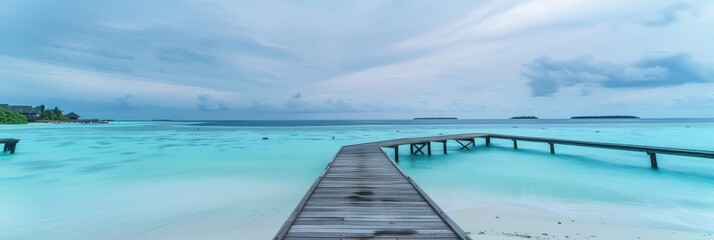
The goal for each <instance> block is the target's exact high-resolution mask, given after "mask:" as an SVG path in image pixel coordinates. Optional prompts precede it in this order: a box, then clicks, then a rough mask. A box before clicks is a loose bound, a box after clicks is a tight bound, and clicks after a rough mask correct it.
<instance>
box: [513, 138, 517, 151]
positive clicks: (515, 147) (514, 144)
mask: <svg viewBox="0 0 714 240" xmlns="http://www.w3.org/2000/svg"><path fill="white" fill-rule="evenodd" d="M513 149H518V141H516V139H513Z"/></svg>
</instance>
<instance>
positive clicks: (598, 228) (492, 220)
mask: <svg viewBox="0 0 714 240" xmlns="http://www.w3.org/2000/svg"><path fill="white" fill-rule="evenodd" d="M434 200H435V201H436V202H437V203H439V205H440V206H441V207H442V208H443V209H444V210H445V211H446V213H447V214H448V216H449V217H450V218H451V219H452V220H454V221H455V222H456V223H457V224H458V225H459V226H460V227H461V228H462V229H463V230H464V231H466V232H467V233H468V234H469V236H471V237H472V238H473V239H487V240H501V239H509V240H513V239H567V240H571V239H593V240H596V239H655V240H657V239H663V240H664V239H667V240H672V239H692V240H696V239H710V240H711V239H714V229H713V230H711V231H709V232H707V231H706V230H701V229H693V230H691V231H690V230H683V229H668V228H667V227H662V226H656V225H657V224H652V222H653V221H646V220H645V221H643V220H642V219H638V218H639V217H638V216H636V215H637V214H633V213H632V212H630V211H626V210H625V211H617V210H613V209H606V208H599V207H598V208H594V209H585V208H578V206H580V207H582V206H584V205H569V206H568V205H566V206H557V207H553V206H547V205H546V206H545V207H543V206H539V205H538V203H535V204H523V203H522V202H517V201H516V202H512V201H508V200H506V201H503V200H497V199H486V200H474V199H454V198H442V197H434ZM606 211H610V212H606ZM654 222H656V221H654ZM705 224H709V225H711V224H714V223H705ZM648 225H649V226H648ZM675 228H677V227H675Z"/></svg>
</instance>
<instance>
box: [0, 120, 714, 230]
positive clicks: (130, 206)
mask: <svg viewBox="0 0 714 240" xmlns="http://www.w3.org/2000/svg"><path fill="white" fill-rule="evenodd" d="M369 124H376V125H362V124H340V125H330V124H317V126H315V125H313V126H284V125H283V126H231V125H232V124H220V123H219V124H216V123H210V124H205V123H192V122H180V123H177V122H116V123H111V124H107V125H62V124H33V125H27V126H0V138H3V137H14V138H20V139H22V140H21V142H20V144H19V145H18V152H17V153H16V154H14V155H9V154H3V155H0V193H2V197H0V232H2V233H3V234H2V235H1V236H0V239H197V238H201V239H228V238H231V239H233V238H235V236H245V239H267V238H271V237H272V236H273V235H274V234H275V232H276V231H277V229H278V228H279V227H280V226H281V225H282V223H283V222H284V221H285V219H286V218H287V216H288V215H289V214H290V212H291V211H292V210H293V208H294V207H295V205H296V204H297V202H298V201H299V200H300V198H302V196H303V195H304V193H305V191H306V190H307V189H308V188H309V186H310V185H311V184H312V182H313V181H314V180H315V179H316V177H317V176H318V175H319V174H320V172H321V171H322V170H323V169H324V167H325V165H326V164H327V163H328V162H329V161H330V160H331V158H332V156H333V155H334V153H335V152H336V151H337V150H338V148H339V147H340V146H342V145H346V144H355V143H362V142H370V141H377V140H385V139H392V138H400V137H414V136H429V135H437V134H451V133H468V132H491V133H502V134H514V135H526V136H539V137H555V138H565V139H576V140H589V141H604V142H617V143H631V144H640V145H653V146H668V147H681V148H691V149H705V150H713V149H714V121H711V120H692V121H677V120H667V121H638V120H635V121H632V120H630V121H604V122H587V124H583V123H582V122H569V121H567V120H565V121H562V122H538V121H535V122H533V121H501V122H487V123H481V122H466V123H464V122H460V123H459V124H450V123H449V122H446V123H443V124H441V123H440V124H432V123H418V122H417V124H409V122H406V123H398V124H395V123H390V122H376V123H375V122H370V123H369ZM209 125H210V126H209ZM225 125H229V126H225ZM298 125H300V124H298ZM303 125H305V124H303ZM325 125H329V126H325ZM263 137H268V138H269V139H268V140H262V138H263ZM332 137H335V139H332ZM511 144H512V143H511V142H510V141H505V140H494V141H493V146H492V147H489V148H486V147H485V146H483V141H482V140H481V142H478V144H477V145H478V146H477V148H476V150H472V151H459V150H458V148H459V147H457V144H455V143H451V144H450V145H449V148H450V149H449V154H447V155H442V154H439V153H440V151H439V146H438V145H435V147H434V149H435V150H434V153H435V155H432V156H410V155H408V153H405V152H402V156H400V160H401V161H400V166H402V168H403V169H404V170H405V171H406V172H407V173H408V174H409V175H410V176H412V177H413V178H414V179H415V180H416V181H417V183H418V184H419V185H420V186H421V187H422V188H424V189H425V191H427V193H429V194H430V195H431V196H432V197H433V198H434V199H435V200H436V201H437V203H439V204H440V206H441V207H442V208H444V209H446V210H447V211H449V210H451V211H455V210H458V209H459V208H461V207H464V206H460V204H466V202H465V201H454V199H470V198H483V199H507V200H508V201H514V202H519V203H523V204H532V205H538V206H542V207H548V208H550V209H551V210H553V211H559V209H560V210H563V209H561V207H560V206H568V207H572V206H575V207H576V208H582V209H579V210H580V211H583V210H589V211H614V212H615V213H612V212H607V213H603V215H613V214H614V215H615V216H613V218H615V219H616V220H618V221H619V222H621V223H622V224H634V225H640V226H646V227H654V228H662V229H674V230H683V231H694V232H705V233H706V232H711V230H710V229H714V162H712V160H711V159H699V158H689V157H677V156H667V155H659V156H658V158H659V160H660V168H661V169H660V170H657V171H655V170H652V169H650V168H649V159H648V157H647V155H646V154H644V153H635V152H625V151H616V150H601V149H590V148H582V147H571V146H558V145H556V152H557V154H556V155H551V154H549V152H548V146H547V145H546V144H539V143H526V142H522V143H519V149H518V150H514V149H512V148H511V146H512V145H511ZM390 153H391V152H390ZM563 211H568V210H563ZM617 213H621V214H620V215H623V216H619V217H618V216H617ZM457 223H458V222H457Z"/></svg>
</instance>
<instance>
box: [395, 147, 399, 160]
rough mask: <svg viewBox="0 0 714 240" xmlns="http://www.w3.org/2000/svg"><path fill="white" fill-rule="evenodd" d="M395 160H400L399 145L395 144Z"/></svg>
mask: <svg viewBox="0 0 714 240" xmlns="http://www.w3.org/2000/svg"><path fill="white" fill-rule="evenodd" d="M394 161H395V162H399V145H394Z"/></svg>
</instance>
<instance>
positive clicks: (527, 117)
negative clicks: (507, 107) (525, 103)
mask: <svg viewBox="0 0 714 240" xmlns="http://www.w3.org/2000/svg"><path fill="white" fill-rule="evenodd" d="M511 119H538V117H536V116H515V117H512V118H511Z"/></svg>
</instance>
